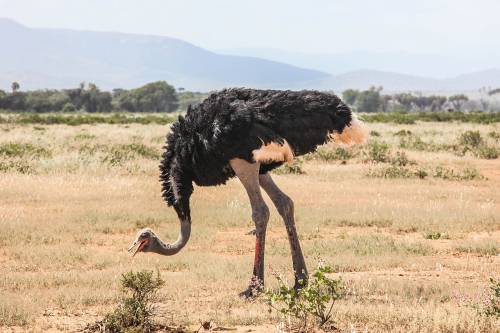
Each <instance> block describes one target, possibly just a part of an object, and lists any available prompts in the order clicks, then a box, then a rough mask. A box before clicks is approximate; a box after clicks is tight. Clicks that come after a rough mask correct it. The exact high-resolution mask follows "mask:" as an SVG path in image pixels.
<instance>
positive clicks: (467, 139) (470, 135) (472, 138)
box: [458, 131, 483, 148]
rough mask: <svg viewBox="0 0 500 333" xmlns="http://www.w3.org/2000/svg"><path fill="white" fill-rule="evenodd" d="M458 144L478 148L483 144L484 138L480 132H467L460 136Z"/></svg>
mask: <svg viewBox="0 0 500 333" xmlns="http://www.w3.org/2000/svg"><path fill="white" fill-rule="evenodd" d="M458 142H459V143H460V144H461V145H464V146H466V147H471V148H477V147H479V145H481V144H482V143H483V138H482V137H481V133H479V131H466V132H464V133H462V134H461V135H460V137H459V139H458Z"/></svg>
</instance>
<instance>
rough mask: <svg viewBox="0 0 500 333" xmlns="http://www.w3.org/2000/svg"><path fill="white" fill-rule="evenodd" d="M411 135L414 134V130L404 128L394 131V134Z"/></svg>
mask: <svg viewBox="0 0 500 333" xmlns="http://www.w3.org/2000/svg"><path fill="white" fill-rule="evenodd" d="M410 135H412V132H411V131H410V130H404V129H402V130H400V131H397V132H396V133H394V136H410Z"/></svg>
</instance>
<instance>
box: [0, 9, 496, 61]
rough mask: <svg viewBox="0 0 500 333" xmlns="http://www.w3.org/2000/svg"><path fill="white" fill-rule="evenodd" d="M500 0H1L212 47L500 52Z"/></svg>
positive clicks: (96, 26)
mask: <svg viewBox="0 0 500 333" xmlns="http://www.w3.org/2000/svg"><path fill="white" fill-rule="evenodd" d="M499 16H500V1H499V0H419V1H410V0H379V1H376V0H330V1H328V0H311V1H305V0H303V1H296V0H274V1H273V0H251V1H242V0H176V1H170V0H43V1H42V0H0V17H7V18H11V19H14V20H16V21H18V22H20V23H22V24H25V25H28V26H31V27H53V28H71V29H78V30H96V31H117V32H127V33H141V34H154V35H163V36H170V37H177V38H180V39H183V40H186V41H188V42H191V43H193V44H195V45H198V46H201V47H204V48H207V49H211V50H217V49H225V48H278V49H284V50H290V51H299V52H307V53H339V52H349V51H356V50H364V51H382V52H383V51H391V52H419V53H441V54H444V53H448V54H449V53H453V52H461V53H467V52H473V53H488V52H495V53H499V52H500V19H499Z"/></svg>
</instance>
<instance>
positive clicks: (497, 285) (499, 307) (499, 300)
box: [483, 278, 500, 318]
mask: <svg viewBox="0 0 500 333" xmlns="http://www.w3.org/2000/svg"><path fill="white" fill-rule="evenodd" d="M483 314H484V315H486V316H487V317H496V318H500V280H496V279H494V278H490V295H489V297H488V300H487V302H486V306H485V307H484V310H483Z"/></svg>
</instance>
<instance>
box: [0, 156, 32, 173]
mask: <svg viewBox="0 0 500 333" xmlns="http://www.w3.org/2000/svg"><path fill="white" fill-rule="evenodd" d="M9 171H14V172H18V173H22V174H28V173H31V172H32V171H33V168H32V167H31V165H30V164H29V163H28V162H27V161H25V160H22V159H9V160H6V161H2V160H0V172H9Z"/></svg>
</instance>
